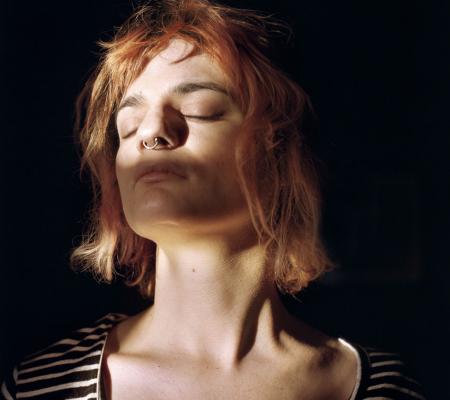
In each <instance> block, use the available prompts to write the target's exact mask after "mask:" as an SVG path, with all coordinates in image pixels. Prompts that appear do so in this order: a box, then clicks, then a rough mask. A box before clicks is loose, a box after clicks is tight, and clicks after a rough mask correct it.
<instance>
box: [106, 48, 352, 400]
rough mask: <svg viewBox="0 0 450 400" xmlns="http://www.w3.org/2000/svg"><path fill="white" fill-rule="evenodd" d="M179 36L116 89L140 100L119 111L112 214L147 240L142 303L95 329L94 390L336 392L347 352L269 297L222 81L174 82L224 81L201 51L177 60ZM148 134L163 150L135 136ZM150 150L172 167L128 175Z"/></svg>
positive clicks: (267, 395)
mask: <svg viewBox="0 0 450 400" xmlns="http://www.w3.org/2000/svg"><path fill="white" fill-rule="evenodd" d="M189 46H190V45H189V44H187V43H186V42H183V41H181V40H175V41H173V42H172V43H171V44H170V45H169V47H168V48H167V49H166V50H164V51H163V52H161V53H160V54H159V55H158V56H156V57H155V58H154V59H152V60H151V61H150V62H149V64H148V65H147V67H146V68H145V70H144V71H143V72H142V74H141V75H140V76H139V77H138V78H137V79H136V80H135V81H134V82H133V83H132V84H131V85H130V87H129V88H128V90H127V92H126V94H125V96H124V98H125V99H126V98H129V97H130V96H135V97H134V99H136V98H138V99H139V101H134V102H128V105H127V106H126V107H123V108H122V109H121V111H120V112H119V113H118V118H117V126H118V132H119V135H120V146H119V150H118V153H117V158H116V173H117V179H118V183H119V189H120V193H121V198H122V204H123V208H124V213H125V216H126V218H127V221H128V223H129V225H130V227H131V228H132V229H133V230H134V231H135V232H136V233H138V234H139V235H141V236H143V237H146V238H148V239H150V240H152V241H154V242H155V243H156V244H157V246H158V251H157V258H156V285H155V301H154V304H153V306H152V307H150V308H148V309H146V310H144V311H142V312H141V313H139V314H137V315H136V316H133V317H131V318H128V319H126V320H124V321H122V322H121V323H119V324H118V325H116V326H115V327H114V328H113V329H112V331H111V332H110V334H109V336H108V340H107V342H106V347H105V352H104V357H103V364H102V370H101V371H102V377H103V379H104V380H105V384H106V392H107V393H106V394H107V398H108V399H113V400H116V399H120V400H127V399H130V400H131V399H133V400H139V399H161V400H163V399H164V400H168V399H179V398H183V399H250V400H251V399H260V400H264V399H286V400H287V399H305V400H307V399H334V400H340V399H342V400H347V399H348V398H349V397H350V395H351V392H352V390H353V387H354V386H355V380H356V368H357V363H356V358H355V356H354V354H353V353H352V352H351V351H350V350H349V349H347V348H346V347H345V346H343V345H342V344H341V343H340V342H339V341H337V340H336V339H333V338H330V337H327V336H325V335H324V334H322V333H320V332H318V331H316V330H314V329H313V328H311V327H309V326H307V325H306V324H304V323H303V322H301V321H299V320H298V319H297V318H296V317H294V316H292V315H290V314H289V312H288V311H287V310H286V308H285V307H284V305H283V303H282V302H281V300H280V298H279V296H278V293H277V291H276V288H275V285H274V280H273V271H272V268H271V265H272V264H271V263H270V262H268V261H267V260H266V258H265V257H264V254H263V250H262V247H261V246H260V245H259V244H258V241H257V238H256V234H255V232H254V229H253V226H252V224H251V220H250V216H249V213H248V210H247V206H246V202H245V201H244V197H243V195H242V193H241V190H240V187H239V184H238V182H237V179H236V170H235V167H234V162H235V160H234V152H233V143H234V141H235V140H236V138H237V136H238V135H239V133H240V130H239V128H240V124H241V122H242V114H241V112H240V110H239V109H238V107H237V106H236V105H235V104H234V103H233V101H232V100H231V97H230V96H228V95H227V94H226V93H224V92H223V91H220V90H219V91H217V90H213V89H211V88H209V89H208V88H203V89H199V88H198V86H197V88H196V89H195V90H192V91H189V90H186V87H187V88H190V90H191V89H192V88H193V86H192V85H190V86H189V85H187V86H186V85H185V84H186V82H188V83H192V82H197V83H198V82H203V83H204V82H210V83H211V82H212V83H213V84H214V85H216V86H218V87H221V88H226V87H227V80H226V76H225V74H224V73H223V72H222V70H221V69H220V67H219V66H218V65H217V64H216V63H214V62H213V60H211V59H210V58H209V57H208V56H206V55H204V54H197V55H194V56H191V57H188V58H184V56H185V55H186V54H187V52H188V51H189V50H190V47H189ZM177 85H178V87H179V85H185V86H184V89H185V90H182V91H180V90H178V91H177V90H175V91H174V90H173V88H174V87H176V86H177ZM194 86H195V85H194ZM212 115H214V118H211V116H212ZM217 115H220V116H219V117H217ZM155 136H161V137H163V138H164V139H165V140H166V141H167V143H169V144H170V148H168V149H164V150H161V151H151V150H146V149H145V148H143V147H142V140H146V141H149V142H152V139H153V138H154V137H155ZM162 160H170V161H171V162H175V163H177V165H178V166H179V167H180V168H181V171H182V175H183V176H182V177H180V176H178V177H177V176H172V175H170V174H168V175H167V176H165V177H163V178H162V179H161V180H154V179H150V180H145V179H144V180H142V179H138V178H137V174H136V171H138V170H139V168H140V166H142V165H143V164H145V163H146V162H160V161H162Z"/></svg>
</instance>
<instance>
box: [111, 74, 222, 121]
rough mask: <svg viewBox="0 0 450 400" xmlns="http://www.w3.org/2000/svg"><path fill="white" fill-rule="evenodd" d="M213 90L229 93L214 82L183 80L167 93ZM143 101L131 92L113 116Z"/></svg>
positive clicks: (143, 99)
mask: <svg viewBox="0 0 450 400" xmlns="http://www.w3.org/2000/svg"><path fill="white" fill-rule="evenodd" d="M205 89H206V90H213V91H216V92H219V93H223V94H225V95H226V96H229V95H230V94H229V93H228V91H227V90H226V89H225V88H223V87H222V86H220V85H218V84H217V83H214V82H183V83H180V84H178V85H176V86H174V87H172V88H171V89H169V91H168V92H169V93H172V94H177V95H186V94H189V93H193V92H197V91H199V90H205ZM144 103H145V98H144V96H142V95H141V94H133V95H130V96H128V97H126V98H125V99H124V100H123V101H122V102H121V103H120V105H119V107H118V108H117V111H116V113H115V117H116V119H117V115H118V114H119V111H120V110H122V109H123V108H126V107H138V106H141V105H143V104H144Z"/></svg>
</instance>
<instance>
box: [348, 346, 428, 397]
mask: <svg viewBox="0 0 450 400" xmlns="http://www.w3.org/2000/svg"><path fill="white" fill-rule="evenodd" d="M353 346H354V347H355V348H356V349H357V350H358V353H359V357H360V360H361V368H362V376H361V383H360V387H359V391H358V394H357V396H356V400H389V399H392V400H397V399H398V400H425V396H424V394H423V391H422V388H421V386H420V384H419V383H418V382H417V381H416V380H414V379H412V378H411V377H409V374H408V371H407V370H406V367H405V365H404V363H403V361H402V360H401V359H400V357H399V356H398V354H395V353H388V352H382V351H379V350H376V349H372V348H363V347H361V346H358V345H353Z"/></svg>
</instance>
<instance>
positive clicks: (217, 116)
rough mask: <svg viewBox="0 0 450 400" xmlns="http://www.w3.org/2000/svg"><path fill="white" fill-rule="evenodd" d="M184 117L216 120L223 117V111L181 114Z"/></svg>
mask: <svg viewBox="0 0 450 400" xmlns="http://www.w3.org/2000/svg"><path fill="white" fill-rule="evenodd" d="M182 115H183V117H184V118H191V119H198V120H200V121H217V120H218V119H219V118H221V117H223V115H224V113H217V114H214V115H207V116H204V115H186V114H182Z"/></svg>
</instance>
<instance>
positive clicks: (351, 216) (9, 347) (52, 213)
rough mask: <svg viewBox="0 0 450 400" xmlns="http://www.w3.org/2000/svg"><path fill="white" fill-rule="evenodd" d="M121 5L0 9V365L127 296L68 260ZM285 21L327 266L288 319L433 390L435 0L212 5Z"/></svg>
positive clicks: (440, 188)
mask: <svg viewBox="0 0 450 400" xmlns="http://www.w3.org/2000/svg"><path fill="white" fill-rule="evenodd" d="M130 3H131V1H125V0H123V1H119V0H112V1H106V0H102V1H96V2H91V1H76V2H75V1H72V2H64V3H63V2H39V3H38V2H16V1H13V0H3V2H2V3H1V12H2V14H1V38H0V45H1V48H0V51H1V68H2V73H1V79H2V80H1V85H2V86H1V89H2V90H1V94H2V95H1V99H2V107H1V110H2V113H1V118H2V119H1V122H0V123H1V125H0V126H1V128H2V129H1V139H0V140H1V145H0V152H1V154H0V156H1V162H2V165H1V169H0V178H1V188H2V195H1V199H0V206H1V215H0V218H1V228H2V229H1V242H0V243H1V246H0V255H1V259H0V262H1V264H0V266H1V269H0V283H1V288H0V289H1V290H0V291H1V310H0V311H1V316H2V319H1V321H2V324H1V329H0V340H1V346H0V361H1V362H0V372H2V371H3V370H4V369H5V368H6V366H7V365H10V364H11V363H12V362H14V361H16V360H17V359H18V358H20V357H21V356H22V355H24V354H26V353H29V352H31V351H34V350H37V349H38V348H40V347H42V346H44V345H46V344H48V343H50V342H51V341H52V340H56V339H57V338H59V337H61V335H63V334H64V333H65V332H67V331H68V330H69V329H73V328H77V327H80V326H81V325H82V324H84V323H86V322H89V321H92V320H93V319H94V318H97V317H99V316H101V315H103V314H104V313H106V312H110V311H122V312H129V313H130V312H135V311H137V310H139V309H140V308H141V307H143V306H145V304H144V302H142V301H140V300H139V298H138V296H137V294H136V293H135V292H134V291H133V290H130V289H126V288H124V287H123V286H122V285H121V284H120V283H116V284H113V285H99V284H97V283H96V282H95V281H94V280H93V279H91V278H90V277H89V276H85V275H83V274H74V273H73V272H71V270H70V269H69V267H68V256H69V252H70V248H71V247H72V244H73V243H74V240H75V241H76V240H77V239H76V238H77V236H79V235H80V233H81V231H82V227H83V218H84V216H85V214H86V211H87V208H88V204H89V198H90V193H89V185H88V183H87V182H80V180H79V177H78V168H79V166H78V156H77V154H76V152H75V150H74V146H73V144H72V125H73V110H74V101H75V98H76V95H77V93H78V92H79V91H80V89H81V87H82V83H83V81H84V80H85V79H86V77H87V75H88V72H89V70H90V69H91V68H92V67H93V66H94V65H95V62H96V58H97V54H96V52H97V48H96V45H95V41H96V40H98V39H100V38H102V39H107V38H108V37H109V36H110V34H111V28H112V27H113V26H117V25H119V24H120V22H121V21H123V19H124V18H125V17H126V16H127V15H128V13H129V11H130V9H131V4H130ZM228 3H230V4H233V5H237V6H243V7H250V8H258V9H260V10H265V11H268V12H271V13H275V15H276V16H278V17H279V18H281V19H284V20H285V21H287V22H289V23H290V24H291V26H292V28H293V32H294V36H293V42H292V43H291V44H290V45H287V46H284V48H283V51H284V53H283V55H282V56H280V62H281V63H282V64H283V68H284V69H285V70H286V71H288V73H289V74H290V75H291V76H292V77H294V78H295V79H296V80H297V81H298V82H299V83H300V84H301V85H302V86H303V87H304V89H305V90H306V91H307V92H308V93H309V95H310V96H311V98H312V101H313V104H314V106H315V109H316V112H317V114H318V117H319V121H320V126H319V133H318V135H317V136H316V137H315V139H314V140H313V143H314V150H315V152H316V154H317V156H318V158H319V159H321V160H322V185H323V192H324V222H323V234H324V237H325V240H326V242H327V245H328V248H329V249H330V252H331V255H332V257H333V258H334V259H335V260H336V261H337V263H338V268H337V270H336V271H335V272H333V273H330V274H329V275H328V276H327V277H326V278H325V279H323V280H322V281H321V282H319V283H317V284H314V285H312V286H311V287H310V288H308V289H307V290H305V291H304V292H303V293H302V294H300V296H299V297H300V299H301V303H298V304H297V305H296V312H298V313H299V314H301V315H302V316H303V317H304V318H305V319H307V320H309V321H310V322H311V323H312V324H314V325H315V326H317V327H319V328H321V329H323V330H325V331H327V332H329V333H331V334H336V335H341V336H344V337H346V338H348V339H351V340H354V341H359V342H360V343H363V344H370V345H374V346H380V347H382V348H384V349H392V350H396V351H400V352H401V353H402V354H403V356H404V358H405V359H406V360H407V361H408V362H409V363H410V364H411V365H412V366H413V367H414V368H415V370H416V372H417V374H418V376H419V378H420V379H421V380H422V382H423V384H424V386H425V388H426V390H427V391H428V393H429V395H430V398H436V399H442V398H449V397H450V391H449V389H448V385H447V379H448V378H449V377H450V368H449V367H448V361H447V360H448V359H449V352H448V349H447V339H448V337H449V333H450V329H449V322H448V320H449V316H450V315H449V311H450V284H449V278H450V272H449V263H448V255H447V248H448V245H449V244H448V243H449V233H448V232H449V230H448V227H449V215H450V213H449V211H448V206H449V204H450V202H449V200H450V193H449V187H450V168H449V167H450V166H449V153H450V151H449V150H450V143H449V141H450V140H449V132H450V131H449V125H450V122H449V119H448V118H447V116H448V114H449V113H448V105H449V100H450V98H449V93H450V91H449V85H450V79H449V72H450V57H449V50H450V49H449V45H450V40H449V38H450V36H449V35H450V24H449V22H448V21H450V3H449V2H448V1H445V0H442V1H438V0H434V1H426V0H422V1H419V0H417V1H395V2H394V1H388V0H380V1H364V2H362V1H356V0H355V1H341V2H337V1H333V0H320V1H303V0H301V1H296V2H293V1H292V2H291V1H281V0H279V1H246V2H244V1H234V2H233V1H229V2H228Z"/></svg>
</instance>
